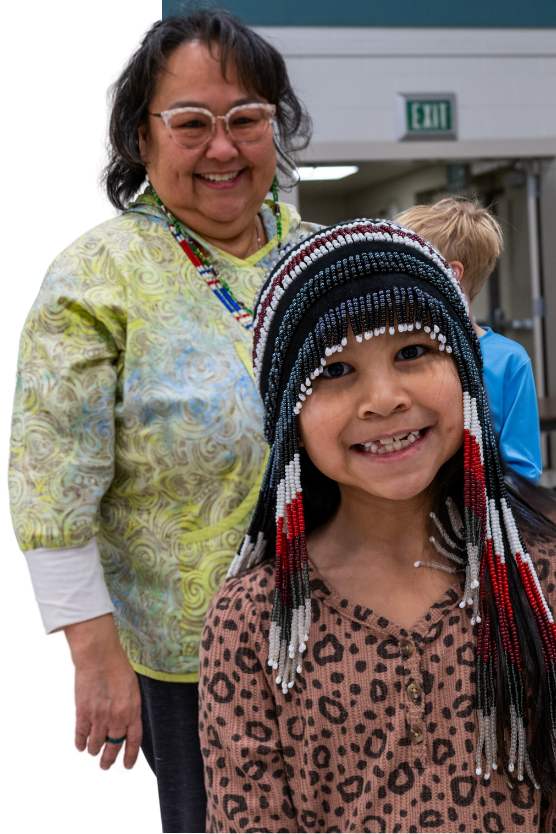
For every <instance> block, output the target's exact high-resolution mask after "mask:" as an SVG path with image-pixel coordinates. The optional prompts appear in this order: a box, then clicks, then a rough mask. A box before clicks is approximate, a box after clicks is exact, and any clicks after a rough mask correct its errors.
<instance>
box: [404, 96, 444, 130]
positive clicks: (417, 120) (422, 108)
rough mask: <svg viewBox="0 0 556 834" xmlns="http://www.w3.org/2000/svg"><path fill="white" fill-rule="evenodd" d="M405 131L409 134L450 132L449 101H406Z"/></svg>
mask: <svg viewBox="0 0 556 834" xmlns="http://www.w3.org/2000/svg"><path fill="white" fill-rule="evenodd" d="M406 107H407V130H408V132H409V133H431V132H434V133H438V132H440V131H446V132H449V131H451V130H452V111H451V102H450V101H449V100H445V101H443V100H436V101H421V100H409V101H406Z"/></svg>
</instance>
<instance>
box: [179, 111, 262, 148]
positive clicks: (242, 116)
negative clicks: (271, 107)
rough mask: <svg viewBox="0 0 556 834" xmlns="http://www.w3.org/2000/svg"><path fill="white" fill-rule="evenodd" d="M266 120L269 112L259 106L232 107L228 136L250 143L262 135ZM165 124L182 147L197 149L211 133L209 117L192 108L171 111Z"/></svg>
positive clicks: (239, 141) (257, 140) (245, 143)
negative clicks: (177, 111)
mask: <svg viewBox="0 0 556 834" xmlns="http://www.w3.org/2000/svg"><path fill="white" fill-rule="evenodd" d="M269 121H270V115H269V113H268V112H267V111H266V110H263V109H262V108H260V109H259V108H258V107H245V108H242V107H238V108H235V109H234V110H233V111H232V112H231V115H230V118H229V120H228V129H229V133H230V137H231V138H232V140H233V141H234V142H235V143H237V144H238V145H253V144H254V143H255V142H259V141H260V140H261V139H262V138H263V135H264V133H265V131H266V129H267V127H268V123H269ZM169 126H170V130H171V131H172V136H173V137H174V139H175V140H176V142H177V143H178V144H179V145H181V146H182V147H184V148H190V149H191V148H199V147H201V145H204V144H205V143H206V142H208V141H209V139H210V137H211V135H212V119H211V118H210V116H208V115H207V114H206V113H202V112H199V111H198V110H195V109H194V108H188V109H187V110H184V111H183V112H181V113H174V114H173V115H172V117H171V119H170V123H169Z"/></svg>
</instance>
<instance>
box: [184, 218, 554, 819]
mask: <svg viewBox="0 0 556 834" xmlns="http://www.w3.org/2000/svg"><path fill="white" fill-rule="evenodd" d="M254 368H255V378H256V382H257V385H258V386H259V391H260V393H261V397H262V398H263V401H264V405H265V419H266V423H265V431H266V437H267V440H268V443H269V445H270V458H269V463H268V467H267V470H266V475H265V479H264V481H263V486H262V489H261V494H260V498H259V502H258V505H257V507H256V510H255V514H254V517H253V521H252V523H251V527H250V529H249V533H248V535H247V536H246V538H245V540H244V542H243V545H242V548H241V550H240V552H239V553H238V555H237V556H236V559H235V561H234V562H233V564H232V567H231V569H230V574H229V576H230V578H229V579H228V581H227V582H226V583H225V584H224V585H223V587H222V588H221V590H220V591H219V593H218V594H217V595H216V596H215V598H214V600H213V602H212V605H211V608H210V610H209V613H208V617H207V620H206V625H205V629H204V634H203V642H202V646H203V649H202V653H201V660H200V662H201V667H200V698H201V701H200V732H201V746H202V750H203V756H204V759H205V771H206V780H205V781H206V787H207V792H208V797H209V811H208V828H207V830H208V831H218V832H220V831H292V832H296V831H420V830H422V829H438V830H440V831H553V830H556V829H554V827H553V826H554V825H555V824H556V801H555V800H553V799H552V796H553V795H554V790H555V787H556V775H555V774H556V761H555V752H554V749H555V748H554V745H555V734H554V729H555V726H556V722H555V719H556V670H555V666H554V664H555V662H556V639H555V636H556V629H555V626H554V622H553V619H552V614H551V611H550V608H549V605H551V604H552V602H553V597H554V582H553V579H554V575H555V574H554V567H555V566H554V550H553V549H551V548H553V544H554V540H555V538H556V537H555V538H552V539H551V538H550V537H549V535H548V534H547V533H539V532H536V533H535V535H534V537H533V539H532V540H531V536H529V537H528V539H527V541H528V545H527V546H526V545H525V544H524V541H523V539H522V538H521V534H520V531H519V529H518V526H517V524H516V521H515V519H514V514H513V512H512V508H511V505H510V502H509V498H508V495H507V493H506V489H505V486H504V481H503V478H502V475H501V471H500V465H499V458H498V452H497V449H496V446H495V441H494V436H493V432H492V427H491V423H490V418H489V414H488V406H487V403H486V398H485V394H484V389H483V386H482V382H481V355H480V348H479V343H478V340H477V338H476V336H475V333H474V331H473V328H472V326H471V323H470V320H469V316H468V310H467V305H466V302H465V297H464V295H463V293H462V292H461V289H460V287H459V285H458V282H457V280H456V279H455V277H454V275H453V273H452V271H451V269H450V268H449V266H448V264H447V263H446V262H445V261H444V260H443V258H442V257H441V255H440V254H439V253H438V252H437V251H436V250H435V249H434V248H433V247H432V246H430V245H429V244H427V243H426V242H425V241H424V240H422V239H421V238H419V237H418V236H417V235H416V234H414V233H412V232H410V231H408V230H407V229H404V228H403V227H401V226H398V225H396V224H388V223H386V222H381V221H377V222H371V221H357V222H355V223H349V224H347V225H342V226H337V227H335V228H331V229H328V230H324V231H321V232H319V233H317V234H316V235H314V236H313V237H311V238H309V239H308V240H306V241H304V242H302V243H301V244H299V245H298V246H297V247H295V248H294V249H293V250H292V251H291V252H290V253H288V255H287V257H285V258H283V259H282V261H281V262H279V263H278V264H277V266H276V267H275V268H274V270H273V271H272V272H271V273H270V275H269V276H268V277H267V279H266V281H265V283H264V285H263V287H262V289H261V292H260V294H259V297H258V299H257V300H256V308H255V341H254ZM522 516H524V513H522ZM524 517H525V516H524ZM525 520H526V521H528V523H529V526H531V525H535V524H536V526H537V528H539V520H538V519H535V518H534V517H533V516H532V514H531V513H529V515H528V516H527V518H526V519H525ZM545 527H546V529H548V525H545ZM523 532H524V534H526V533H527V530H526V529H525V528H524V529H523ZM554 532H555V533H556V529H555V531H554ZM529 553H531V556H530V555H529ZM532 559H533V560H535V561H537V566H538V567H539V575H538V577H537V573H536V572H535V568H534V566H533V562H532ZM539 580H540V581H539ZM547 603H548V604H547ZM545 798H546V799H545Z"/></svg>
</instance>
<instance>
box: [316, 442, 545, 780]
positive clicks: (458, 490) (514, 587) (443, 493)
mask: <svg viewBox="0 0 556 834" xmlns="http://www.w3.org/2000/svg"><path fill="white" fill-rule="evenodd" d="M300 454H301V485H302V489H303V501H304V508H305V524H306V530H307V533H309V532H310V531H311V530H314V529H315V528H317V527H320V526H321V525H322V524H324V523H325V522H326V521H328V520H329V519H330V518H331V516H332V515H333V514H334V512H335V511H336V509H337V508H338V505H339V503H340V490H339V487H338V484H337V483H336V482H335V481H332V480H331V479H330V478H328V477H327V476H326V475H323V473H322V472H320V471H319V470H318V469H317V467H316V466H315V465H314V463H313V462H312V461H311V459H310V458H309V456H308V455H307V453H306V452H305V450H304V449H301V450H300ZM506 486H507V488H508V496H509V500H510V504H511V508H512V512H513V513H514V516H515V518H516V521H517V522H518V523H519V528H520V530H521V532H522V534H523V537H524V539H525V541H526V542H529V543H531V544H533V543H534V542H535V541H536V540H538V539H539V538H541V539H544V540H545V541H546V539H547V538H548V539H549V540H550V542H551V543H553V542H554V540H555V539H556V525H555V524H554V522H553V521H552V519H551V517H552V516H553V515H554V513H555V512H556V496H555V495H554V494H553V493H552V492H551V491H549V490H546V489H543V488H542V487H536V486H534V485H533V484H531V483H530V482H527V481H525V480H524V479H522V478H519V476H517V477H516V476H515V475H511V476H509V478H507V479H506ZM431 490H432V496H433V507H434V511H435V514H436V516H437V517H438V518H439V520H440V522H441V523H442V525H443V527H444V529H445V530H450V526H451V525H450V518H449V515H448V512H447V510H446V498H447V497H448V496H450V497H451V498H452V499H453V500H454V501H455V503H456V505H457V506H458V508H459V510H460V513H461V514H462V515H463V447H462V448H461V449H460V450H459V451H458V452H456V454H455V455H454V456H453V457H452V458H450V460H448V461H447V462H446V463H445V464H444V465H443V466H442V467H441V468H440V470H439V471H438V473H437V475H436V478H435V479H434V481H433V483H432V485H431ZM432 532H435V531H434V527H432V525H431V533H432ZM507 566H508V580H509V586H510V592H511V596H512V606H513V610H514V616H515V619H516V623H517V626H518V634H519V635H520V645H521V651H522V658H523V675H524V681H525V685H526V688H527V696H528V697H527V705H526V713H528V715H529V728H528V737H529V739H530V741H529V744H528V747H529V756H530V759H531V762H532V764H533V769H534V771H535V775H536V778H537V780H538V782H539V784H540V786H541V789H542V790H543V792H544V793H545V794H547V795H549V794H551V793H553V792H554V790H555V788H556V783H555V778H554V773H555V769H556V762H555V759H554V750H553V747H552V741H551V739H552V727H551V722H550V710H549V709H547V708H546V705H547V704H548V703H549V701H550V699H551V697H552V693H550V692H549V686H548V682H547V677H546V675H545V674H543V672H544V668H543V667H544V658H543V651H542V644H541V640H540V637H539V634H538V629H537V627H536V624H535V620H534V617H533V613H532V611H531V606H530V604H529V602H528V600H527V597H526V595H525V591H524V590H523V585H522V583H521V582H520V580H519V576H518V575H517V568H516V567H515V564H514V560H513V559H508V560H507ZM487 574H488V572H487ZM487 591H488V593H487V599H486V600H485V604H486V606H487V607H488V608H489V613H490V617H491V621H492V622H494V621H495V618H496V616H497V613H496V605H495V601H494V593H493V591H492V586H491V585H490V582H487ZM498 655H499V657H500V658H503V657H504V647H503V646H502V642H501V639H499V640H498ZM506 674H507V670H506V667H505V665H504V664H503V663H499V664H498V681H497V691H498V692H499V693H500V697H501V699H502V704H503V708H502V709H499V710H498V711H497V736H498V749H499V750H500V751H503V750H504V749H505V747H506V746H507V740H508V734H507V733H508V732H509V725H506V724H505V723H504V717H503V716H504V715H509V703H508V702H507V700H508V699H507V696H506V693H507V683H506V681H505V676H506ZM526 778H527V777H526Z"/></svg>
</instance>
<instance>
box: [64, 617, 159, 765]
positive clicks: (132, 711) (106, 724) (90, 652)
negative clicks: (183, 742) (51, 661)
mask: <svg viewBox="0 0 556 834" xmlns="http://www.w3.org/2000/svg"><path fill="white" fill-rule="evenodd" d="M64 631H65V634H66V638H67V640H68V643H69V646H70V651H71V656H72V659H73V662H74V664H75V710H76V722H75V746H76V747H77V749H78V750H81V751H83V750H85V748H86V747H87V739H88V741H89V744H88V750H89V753H90V754H91V755H92V756H97V755H98V754H99V753H100V751H101V749H102V747H103V745H105V744H106V746H105V747H104V752H103V754H102V758H101V760H100V766H101V768H102V769H103V770H108V768H109V767H111V766H112V765H113V764H114V762H115V761H116V757H117V755H118V753H119V752H120V750H121V748H122V746H123V742H122V743H121V744H111V743H109V742H108V743H106V737H107V736H109V737H110V738H122V737H123V736H125V737H126V740H125V754H124V766H125V767H127V768H131V767H133V765H134V764H135V762H136V761H137V756H138V754H139V747H140V744H141V738H142V735H143V729H142V725H141V695H140V692H139V683H138V681H137V675H136V674H135V672H134V671H133V668H132V667H131V664H130V662H129V660H128V659H127V657H126V655H125V653H124V650H123V649H122V646H121V644H120V640H119V637H118V632H117V629H116V625H115V623H114V618H113V617H112V614H104V615H103V616H102V617H95V618H94V619H93V620H86V621H85V622H83V623H75V624H73V625H70V626H66V628H65V629H64Z"/></svg>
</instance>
